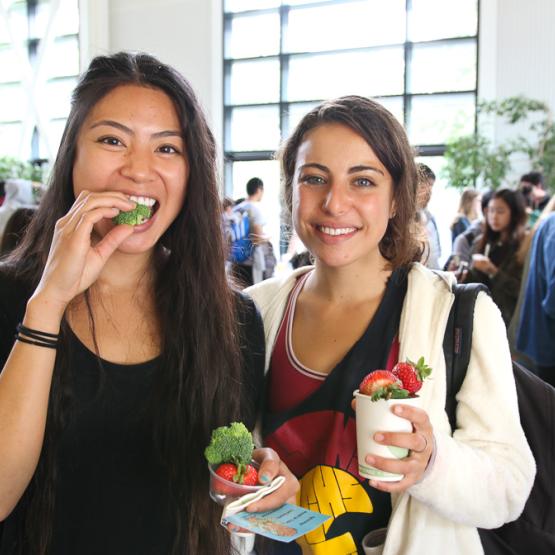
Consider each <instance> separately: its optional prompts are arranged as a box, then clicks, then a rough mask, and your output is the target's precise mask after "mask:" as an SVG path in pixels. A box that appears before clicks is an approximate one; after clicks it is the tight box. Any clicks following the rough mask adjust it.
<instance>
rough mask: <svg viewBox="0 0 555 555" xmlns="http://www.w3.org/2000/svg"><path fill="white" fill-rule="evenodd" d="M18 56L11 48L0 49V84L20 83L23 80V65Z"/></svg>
mask: <svg viewBox="0 0 555 555" xmlns="http://www.w3.org/2000/svg"><path fill="white" fill-rule="evenodd" d="M20 54H21V53H18V52H17V51H16V50H15V49H14V48H12V47H11V46H3V47H1V48H0V67H1V68H2V71H0V82H2V83H9V82H10V81H21V80H22V79H23V69H24V67H23V64H22V63H21V58H20Z"/></svg>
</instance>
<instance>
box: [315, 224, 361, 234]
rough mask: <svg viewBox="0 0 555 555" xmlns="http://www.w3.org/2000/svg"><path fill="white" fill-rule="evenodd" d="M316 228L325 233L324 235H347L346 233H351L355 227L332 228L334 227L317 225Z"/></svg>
mask: <svg viewBox="0 0 555 555" xmlns="http://www.w3.org/2000/svg"><path fill="white" fill-rule="evenodd" d="M318 229H319V230H320V231H321V232H322V233H325V234H326V235H333V236H336V235H347V234H348V233H352V232H353V231H356V228H355V227H339V228H334V227H326V226H323V225H321V226H318Z"/></svg>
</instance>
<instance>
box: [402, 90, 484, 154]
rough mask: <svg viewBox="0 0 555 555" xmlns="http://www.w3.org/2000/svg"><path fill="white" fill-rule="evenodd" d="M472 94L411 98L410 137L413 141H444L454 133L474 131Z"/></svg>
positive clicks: (428, 142) (462, 133)
mask: <svg viewBox="0 0 555 555" xmlns="http://www.w3.org/2000/svg"><path fill="white" fill-rule="evenodd" d="M474 113H475V100H474V95H473V94H453V95H430V96H420V97H418V96H417V97H413V98H412V109H411V111H410V117H409V126H408V128H409V138H410V141H411V143H412V144H415V145H419V144H420V145H426V144H431V145H434V144H443V143H445V142H446V141H447V140H448V139H450V138H451V137H456V136H460V135H466V134H468V133H472V132H473V131H474Z"/></svg>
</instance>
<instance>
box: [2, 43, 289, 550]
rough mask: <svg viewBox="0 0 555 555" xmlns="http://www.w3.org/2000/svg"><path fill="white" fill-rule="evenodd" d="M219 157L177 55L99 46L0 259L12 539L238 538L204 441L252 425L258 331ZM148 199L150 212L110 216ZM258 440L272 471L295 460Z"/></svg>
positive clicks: (5, 468) (158, 541) (17, 544)
mask: <svg viewBox="0 0 555 555" xmlns="http://www.w3.org/2000/svg"><path fill="white" fill-rule="evenodd" d="M215 162H216V161H215V145H214V139H213V137H212V134H211V132H210V130H209V128H208V126H207V124H206V120H205V117H204V115H203V113H202V110H201V108H200V106H199V103H198V101H197V99H196V96H195V94H194V92H193V91H192V89H191V87H190V85H189V84H188V82H187V81H186V80H185V79H184V78H183V77H182V76H180V75H179V74H178V73H177V72H176V71H175V70H173V69H172V68H170V67H168V66H166V65H164V64H162V63H160V62H159V61H158V60H156V59H155V58H153V57H151V56H148V55H146V54H134V55H131V54H126V53H119V54H115V55H112V56H103V57H98V58H95V59H94V60H93V61H92V62H91V64H90V66H89V68H88V70H87V72H86V73H85V74H84V75H83V76H82V78H81V80H80V82H79V84H78V86H77V87H76V89H75V91H74V94H73V98H72V108H71V112H70V115H69V118H68V121H67V125H66V129H65V132H64V134H63V137H62V141H61V145H60V149H59V152H58V156H57V159H56V161H55V164H54V167H53V172H52V177H51V180H50V186H49V189H48V191H47V193H46V194H45V196H44V198H43V200H42V202H41V204H40V207H39V209H38V211H37V213H36V215H35V217H34V218H33V221H32V224H31V226H30V228H29V230H28V232H27V234H26V236H25V238H24V240H23V243H22V244H21V245H20V246H19V247H18V249H16V251H15V252H14V253H13V254H12V255H11V256H9V257H8V258H7V259H6V260H4V261H3V263H2V265H1V268H0V338H1V339H0V356H1V362H2V364H4V362H5V365H4V368H3V371H2V373H1V374H0V422H1V425H0V519H7V520H6V522H5V528H4V534H3V538H2V546H1V548H0V553H1V554H2V555H6V554H10V555H11V554H32V555H43V554H46V553H48V554H56V555H57V554H67V555H70V554H71V555H75V554H77V553H79V554H80V555H84V554H88V553H90V554H99V553H103V554H118V555H119V554H122V553H133V554H140V553H144V554H153V553H160V554H162V553H176V554H177V553H179V554H182V553H190V554H195V555H196V554H210V555H212V554H215V553H218V554H219V553H227V552H228V551H229V538H228V534H227V532H226V531H225V530H224V529H223V528H222V527H221V526H220V525H219V516H220V515H219V513H220V511H221V507H218V506H217V505H216V504H215V503H213V502H212V501H211V500H210V498H209V496H208V469H207V465H206V462H205V460H204V457H203V450H204V448H205V447H206V445H207V444H208V442H209V439H210V434H211V431H212V429H213V428H214V427H216V426H220V425H224V424H228V423H229V422H231V421H233V420H242V421H244V422H245V423H246V424H247V425H248V426H250V427H252V426H254V423H255V419H256V413H257V410H258V407H257V399H258V398H259V390H260V383H261V375H262V365H263V362H262V361H263V340H262V341H261V339H262V337H261V333H262V332H261V326H260V323H259V317H258V316H257V314H256V311H255V309H254V307H253V306H252V304H251V303H250V302H247V301H246V300H245V298H243V297H242V296H240V295H238V294H236V293H234V292H233V291H232V290H231V289H230V288H229V287H228V283H227V281H226V276H225V270H224V247H223V244H222V233H221V209H220V201H219V198H218V192H217V179H216V174H215V167H216V163H215ZM137 202H139V203H141V204H147V205H150V206H151V207H152V215H151V217H150V218H149V219H148V220H147V221H146V222H144V223H142V224H140V225H137V226H135V227H133V226H131V225H116V224H115V223H114V222H113V221H112V218H113V217H115V216H116V215H117V214H118V213H120V212H122V211H129V210H131V209H133V208H134V207H135V205H136V203H137ZM18 322H22V325H21V326H18V327H17V331H16V326H17V323H18ZM14 333H17V337H16V341H15V343H14V339H13V338H14ZM261 343H262V345H261ZM257 456H258V457H259V459H260V460H261V462H262V467H261V475H262V477H263V478H266V479H269V478H272V477H273V476H274V475H275V474H276V473H277V472H278V471H279V472H281V473H286V470H285V469H284V468H283V465H281V467H280V463H279V459H277V458H276V456H275V453H272V452H271V451H269V450H268V451H265V450H262V451H261V452H259V453H257ZM294 489H295V485H294V479H290V480H288V482H287V484H286V485H285V486H283V487H282V488H281V489H280V491H279V492H277V493H275V494H273V496H270V497H271V498H267V499H266V500H265V501H264V502H263V503H262V504H260V505H259V508H267V507H268V506H277V505H280V504H281V503H282V502H284V501H285V499H287V498H288V497H289V496H290V495H291V494H292V492H294Z"/></svg>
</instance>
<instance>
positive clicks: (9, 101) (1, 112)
mask: <svg viewBox="0 0 555 555" xmlns="http://www.w3.org/2000/svg"><path fill="white" fill-rule="evenodd" d="M0 96H1V97H2V102H0V122H2V121H20V120H23V119H24V118H25V114H26V113H27V110H28V101H27V93H26V92H25V89H24V88H23V86H22V85H21V84H20V83H17V84H13V85H2V87H0Z"/></svg>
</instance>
